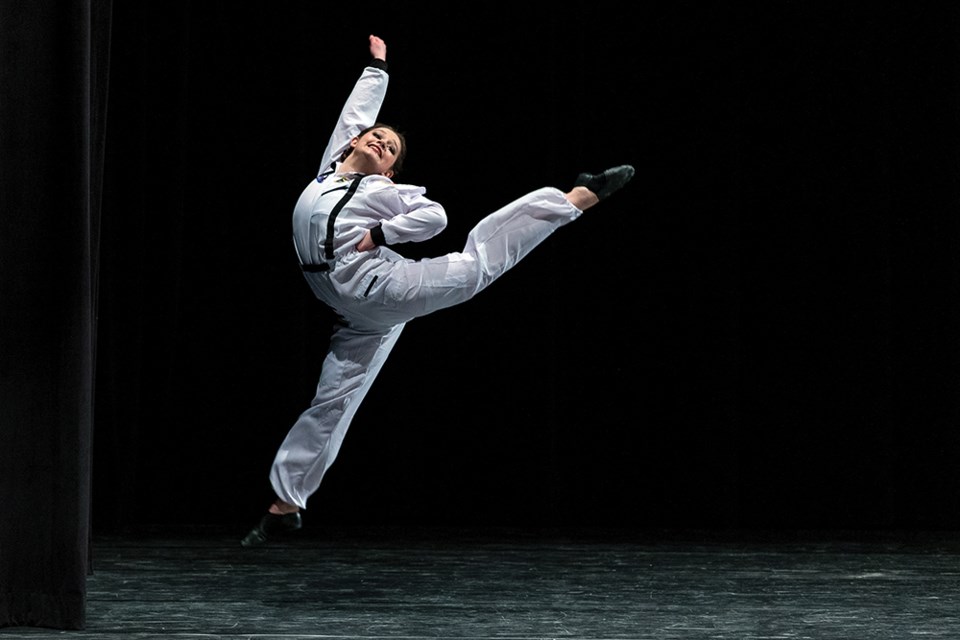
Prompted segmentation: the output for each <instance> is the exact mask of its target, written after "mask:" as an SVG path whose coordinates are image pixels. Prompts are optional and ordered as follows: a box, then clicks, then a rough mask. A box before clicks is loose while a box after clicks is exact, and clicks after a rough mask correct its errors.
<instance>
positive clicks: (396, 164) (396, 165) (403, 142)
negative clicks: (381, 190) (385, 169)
mask: <svg viewBox="0 0 960 640" xmlns="http://www.w3.org/2000/svg"><path fill="white" fill-rule="evenodd" d="M374 129H389V130H390V131H393V132H394V133H395V134H397V137H398V138H400V148H399V149H398V150H397V157H396V159H395V160H394V161H393V166H392V167H390V168H391V169H392V170H393V175H394V177H396V176H397V174H399V173H400V170H401V169H403V159H404V158H406V157H407V138H406V137H405V136H404V135H403V134H402V133H400V132H399V131H397V129H396V127H392V126H390V125H389V124H384V123H382V122H378V123H376V124H375V125H373V126H370V127H367V128H366V129H364V130H363V131H361V132H360V133H358V134H357V137H360V136H362V135H363V134H365V133H368V132H370V131H373V130H374ZM351 151H353V147H347V148H346V149H344V151H343V153H342V154H340V162H343V161H344V160H346V159H347V156H348V155H350V152H351Z"/></svg>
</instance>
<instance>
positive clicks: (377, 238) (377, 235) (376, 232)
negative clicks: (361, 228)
mask: <svg viewBox="0 0 960 640" xmlns="http://www.w3.org/2000/svg"><path fill="white" fill-rule="evenodd" d="M370 239H371V240H373V244H375V245H377V246H378V247H383V246H386V244H387V240H386V238H384V237H383V226H382V225H379V224H378V225H377V226H375V227H374V228H372V229H370Z"/></svg>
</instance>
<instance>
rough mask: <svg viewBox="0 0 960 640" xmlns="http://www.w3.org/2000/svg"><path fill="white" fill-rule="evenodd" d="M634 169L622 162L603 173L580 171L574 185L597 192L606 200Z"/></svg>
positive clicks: (621, 185)
mask: <svg viewBox="0 0 960 640" xmlns="http://www.w3.org/2000/svg"><path fill="white" fill-rule="evenodd" d="M633 174H634V169H633V167H632V166H630V165H629V164H622V165H620V166H619V167H612V168H610V169H607V170H606V171H604V172H603V173H598V174H595V175H594V174H590V173H581V174H580V175H579V176H577V181H576V182H575V183H574V186H577V187H586V188H587V189H590V191H593V192H594V193H595V194H597V197H598V198H599V199H600V200H606V199H607V198H609V197H610V196H612V195H613V193H614V192H615V191H618V190H620V188H621V187H623V186H624V185H625V184H627V183H628V182H630V179H631V178H633Z"/></svg>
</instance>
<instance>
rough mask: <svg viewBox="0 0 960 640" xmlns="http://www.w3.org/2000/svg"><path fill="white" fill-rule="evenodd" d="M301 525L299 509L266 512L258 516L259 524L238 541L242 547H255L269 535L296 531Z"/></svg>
mask: <svg viewBox="0 0 960 640" xmlns="http://www.w3.org/2000/svg"><path fill="white" fill-rule="evenodd" d="M302 526H303V521H302V520H301V518H300V512H299V511H294V512H293V513H285V514H283V515H280V514H278V513H268V514H267V515H265V516H263V517H262V518H260V522H259V524H257V526H255V527H254V528H253V529H251V530H250V533H248V534H247V535H246V536H245V537H244V538H243V540H241V541H240V545H241V546H244V547H257V546H260V545H262V544H263V543H264V542H266V541H267V538H269V537H270V536H274V535H276V534H278V533H289V532H290V531H296V530H297V529H299V528H300V527H302Z"/></svg>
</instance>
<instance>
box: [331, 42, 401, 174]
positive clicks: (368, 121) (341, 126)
mask: <svg viewBox="0 0 960 640" xmlns="http://www.w3.org/2000/svg"><path fill="white" fill-rule="evenodd" d="M388 80H389V76H388V75H387V63H386V62H384V61H383V60H377V59H374V60H372V61H371V62H370V64H369V65H367V67H366V68H364V70H363V73H362V74H361V75H360V78H359V79H358V80H357V83H356V84H355V85H354V86H353V90H352V91H351V92H350V96H349V97H348V98H347V102H346V104H344V105H343V110H342V111H341V112H340V119H339V120H338V121H337V127H336V128H335V129H334V130H333V134H332V135H331V136H330V140H329V141H328V142H327V148H326V149H325V150H324V152H323V156H322V157H321V161H320V171H319V173H324V172H325V171H328V170H330V169H332V168H333V167H334V165H335V163H336V162H337V161H338V160H339V159H340V155H341V154H342V153H343V151H344V150H345V149H346V148H347V147H348V146H350V140H351V139H352V138H353V137H354V136H355V135H357V134H358V133H360V132H361V131H363V130H364V129H366V128H367V127H371V126H373V125H374V124H376V122H377V115H378V114H379V113H380V106H381V105H382V104H383V99H384V97H386V95H387V83H388Z"/></svg>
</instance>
